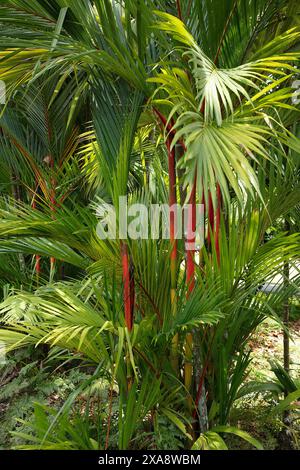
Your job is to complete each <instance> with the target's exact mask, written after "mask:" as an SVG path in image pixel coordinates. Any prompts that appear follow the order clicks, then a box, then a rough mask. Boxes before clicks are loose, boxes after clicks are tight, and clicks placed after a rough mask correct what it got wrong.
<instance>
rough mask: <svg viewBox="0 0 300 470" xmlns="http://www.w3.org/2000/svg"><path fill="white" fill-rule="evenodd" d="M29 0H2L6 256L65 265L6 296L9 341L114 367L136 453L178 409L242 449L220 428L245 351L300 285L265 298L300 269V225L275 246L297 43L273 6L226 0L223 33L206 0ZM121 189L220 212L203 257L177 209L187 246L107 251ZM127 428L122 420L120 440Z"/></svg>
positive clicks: (211, 436)
mask: <svg viewBox="0 0 300 470" xmlns="http://www.w3.org/2000/svg"><path fill="white" fill-rule="evenodd" d="M19 3H24V2H17V1H10V2H7V5H6V6H1V7H0V23H1V24H3V25H5V29H4V32H3V33H2V38H1V39H0V46H1V55H2V61H1V63H0V78H1V77H3V78H4V79H5V80H6V82H7V83H8V95H9V96H11V100H10V101H9V102H8V105H7V107H6V108H5V109H4V110H3V115H2V117H1V120H0V127H1V129H2V134H1V151H2V152H3V154H5V155H7V156H9V158H7V162H6V167H7V168H8V169H9V172H10V174H11V176H14V178H15V181H16V180H17V182H18V183H17V186H18V187H20V188H22V194H23V196H22V197H20V198H19V200H14V199H11V198H9V197H8V196H9V191H7V193H8V195H5V196H4V197H3V198H2V200H1V210H0V215H1V220H0V237H1V240H0V245H1V253H3V254H5V256H16V255H15V254H16V253H17V254H19V253H21V254H23V255H24V256H25V257H27V256H28V255H32V256H34V257H35V258H34V259H35V266H36V265H37V260H38V261H39V263H40V256H42V259H44V260H48V258H50V259H51V260H52V261H51V262H50V264H49V267H50V271H49V272H48V268H46V269H45V267H44V268H43V269H40V268H39V269H38V272H35V274H34V277H35V278H37V274H38V279H35V282H34V286H28V289H27V290H26V291H24V290H20V291H18V292H12V293H11V294H10V295H8V296H6V298H5V299H4V300H3V303H2V305H1V321H2V323H3V327H2V329H1V331H0V340H1V341H3V342H4V344H5V345H6V347H7V349H8V351H10V350H13V349H15V348H18V347H23V346H26V345H28V344H34V345H36V346H38V345H40V344H48V345H50V347H51V348H54V347H59V348H61V349H63V350H65V349H66V350H68V351H69V354H70V357H72V355H73V354H74V353H79V355H80V357H82V358H83V359H85V360H88V361H91V362H92V363H93V364H94V365H95V367H96V368H97V371H101V372H102V373H105V377H106V378H107V379H108V382H109V384H111V385H110V387H111V390H112V388H113V387H117V390H118V397H119V398H118V400H119V417H120V419H119V431H118V432H119V434H118V447H119V448H120V449H126V448H128V447H130V445H132V442H133V440H134V438H135V437H136V433H137V429H139V426H140V425H141V423H143V422H144V421H147V420H150V421H151V430H152V431H153V429H154V428H155V423H156V422H157V419H158V418H159V417H162V416H163V417H164V418H166V419H168V420H169V421H170V422H172V423H173V424H174V425H175V426H177V427H178V428H179V429H180V431H181V432H182V434H183V436H184V438H185V439H187V442H188V445H189V446H190V445H192V444H193V442H194V446H195V448H199V447H203V448H207V447H209V446H211V447H217V448H218V447H219V448H224V446H225V443H224V441H223V440H222V438H221V437H220V436H219V433H222V432H237V433H238V431H237V430H235V429H232V428H228V427H226V425H227V424H228V423H229V417H230V410H231V408H232V406H233V403H234V400H235V399H236V397H237V396H239V391H240V389H241V387H242V385H243V383H244V380H245V378H246V376H247V370H248V366H249V364H250V360H251V358H250V355H249V352H248V349H247V342H248V340H249V338H250V337H251V334H252V333H253V332H254V330H255V328H256V327H257V325H258V324H259V323H260V322H261V321H263V320H264V319H265V318H266V317H267V316H270V315H271V316H274V317H276V314H275V308H274V307H275V306H276V307H278V305H279V304H282V305H283V304H284V302H286V300H287V299H288V298H289V297H290V296H291V295H293V293H294V292H295V291H297V288H298V287H297V286H298V278H295V279H293V280H292V281H293V282H291V283H289V284H288V285H285V288H284V289H277V290H276V291H275V292H272V293H271V294H270V295H264V294H261V293H260V291H259V289H260V287H261V285H262V284H264V283H265V282H268V281H271V280H272V279H273V278H274V277H275V276H276V275H277V274H278V273H281V272H282V266H283V264H284V263H285V262H289V263H293V262H296V260H297V259H298V258H299V246H300V243H299V241H300V240H299V235H298V234H297V233H295V234H292V235H287V234H284V233H279V234H278V235H276V236H275V237H273V238H271V239H270V240H269V241H264V237H265V234H266V231H267V230H268V228H269V227H270V226H271V224H272V223H273V221H275V220H278V219H279V218H280V217H284V216H285V215H286V214H287V213H289V212H290V211H291V210H292V209H293V208H294V207H296V206H297V204H298V203H299V197H300V187H299V183H298V180H297V179H293V181H291V184H289V186H288V188H287V189H286V190H285V199H284V200H283V192H282V191H283V188H282V184H283V182H284V181H285V178H286V176H287V173H285V172H283V168H289V169H291V170H289V171H290V172H291V175H294V174H295V172H296V171H297V169H298V163H297V161H296V159H295V158H293V156H295V155H297V152H298V151H299V144H298V140H297V138H296V137H295V130H294V131H293V132H292V131H291V124H294V125H295V126H296V125H297V120H298V116H297V112H296V110H295V108H294V107H293V106H292V105H291V104H290V102H291V97H292V94H293V92H294V90H293V89H292V87H291V82H292V78H293V76H294V75H295V73H296V69H295V67H294V64H295V63H296V62H297V61H298V58H299V53H298V52H297V43H298V41H299V37H300V36H299V32H298V31H297V29H296V28H292V29H290V27H291V26H292V25H289V24H288V19H286V25H284V22H283V23H282V24H281V23H280V20H279V19H278V16H277V15H276V13H277V11H278V10H276V8H275V3H274V2H264V1H261V2H243V1H241V2H233V1H232V2H231V1H230V2H226V6H224V5H223V3H224V2H217V3H220V5H221V3H222V8H221V9H220V11H219V10H218V7H220V5H216V9H215V12H214V13H213V12H212V13H210V14H208V12H207V15H208V16H207V22H206V23H205V24H203V21H204V20H203V11H206V9H207V5H208V2H206V1H197V2H192V5H191V4H190V3H191V2H185V1H182V2H181V8H180V11H179V10H176V9H175V4H177V5H178V3H179V2H173V3H174V5H173V6H170V9H169V8H167V10H168V12H164V11H162V10H163V9H164V8H162V5H161V2H159V1H157V2H156V1H153V2H148V3H147V4H145V3H143V2H142V3H141V2H138V1H136V2H135V1H134V2H126V1H124V2H114V1H112V2H106V1H101V0H99V1H95V2H94V1H88V2H81V1H79V0H78V1H74V2H70V4H68V5H67V6H65V5H62V4H61V3H62V2H59V1H56V2H52V3H53V5H52V6H51V7H50V6H45V5H42V3H41V2H37V4H36V5H35V6H34V7H30V8H28V9H25V8H24V7H23V5H19ZM25 3H26V2H25ZM67 3H68V2H67ZM170 3H172V2H170ZM283 3H284V5H283V7H282V8H283V9H285V8H286V7H287V5H288V3H289V2H283ZM224 9H225V10H224ZM18 11H21V13H20V14H22V15H23V17H24V18H25V17H26V19H27V24H28V26H27V27H28V29H30V28H32V29H34V31H35V34H34V35H33V36H32V37H31V39H30V40H28V39H27V38H25V39H24V38H23V33H22V29H20V28H19V26H18V24H17V21H16V20H14V17H13V16H12V15H11V13H12V12H15V14H17V13H16V12H18ZM241 11H244V12H245V14H247V15H248V18H249V21H248V22H247V21H245V22H244V21H243V20H242V19H241ZM284 11H285V10H284ZM213 14H215V15H216V18H215V21H216V23H215V24H218V25H219V29H218V31H216V30H214V31H213V29H211V28H212V24H211V23H210V18H211V16H210V15H213ZM239 19H240V23H239V28H238V27H237V24H238V22H239ZM274 21H277V22H279V23H278V28H282V32H281V34H274V32H273V31H274V29H273V26H272V27H271V25H272V22H274ZM264 29H265V30H267V31H268V32H269V37H268V36H267V37H266V36H265V33H264V31H263V30H264ZM190 31H192V32H193V34H191V32H190ZM210 33H214V34H213V35H212V39H211V38H210V36H211V34H210ZM239 35H241V37H242V38H243V41H239V42H238V43H237V41H238V38H239ZM8 37H9V38H10V47H9V48H7V45H6V44H5V38H8ZM245 41H246V42H245ZM234 46H235V47H234ZM20 48H22V51H21V50H20ZM229 52H230V53H229ZM25 59H26V60H25ZM37 84H40V87H41V88H40V89H37ZM33 95H34V96H33ZM18 96H19V98H18ZM14 97H16V101H14V100H13V98H14ZM24 103H25V106H26V103H29V104H30V106H29V105H28V106H29V108H28V109H26V107H25V109H24ZM58 113H59V114H58ZM13 116H16V117H17V118H16V119H15V120H12V117H13ZM49 116H50V118H49ZM83 116H84V117H83ZM56 117H57V119H56ZM52 121H53V122H52ZM51 122H52V125H53V129H52V130H51V128H49V123H51ZM25 130H26V131H27V130H28V132H30V134H29V138H28V141H26V131H25ZM49 156H50V160H49ZM47 158H48V160H47V161H46V160H45V159H47ZM45 162H46V165H45ZM47 162H49V163H50V164H47ZM291 179H292V178H291ZM82 194H84V200H85V201H87V200H88V199H89V201H90V204H84V202H83V200H82ZM67 196H68V197H67ZM120 196H123V197H126V198H127V200H128V201H129V202H130V201H136V200H144V201H145V202H147V203H148V204H149V203H150V202H153V203H162V202H163V203H166V204H169V205H170V206H171V205H172V204H174V203H176V202H180V201H181V202H182V203H183V202H186V201H189V202H190V204H191V207H192V209H191V211H190V212H189V214H188V218H189V223H190V226H193V225H194V224H195V208H196V202H199V203H203V204H204V207H205V225H206V235H205V244H204V246H203V247H201V250H200V251H199V250H198V248H197V246H196V244H195V240H194V238H193V235H191V234H188V238H189V240H188V241H189V242H191V243H192V249H186V246H185V240H184V241H182V240H177V241H176V240H175V237H174V232H175V228H174V227H175V223H176V220H175V219H174V218H170V233H171V240H164V239H159V240H151V239H150V240H130V239H125V240H100V239H99V238H98V237H97V234H96V226H97V218H96V214H95V211H94V205H95V204H96V203H97V201H99V200H101V201H105V202H109V203H113V204H114V206H115V207H116V210H117V216H118V215H119V214H118V211H119V197H120ZM33 201H34V202H35V204H32V202H33ZM189 235H190V237H189ZM197 251H199V253H198V255H199V256H196V252H197ZM3 256H4V255H3ZM54 260H55V261H54ZM24 262H27V258H26V259H25V261H24ZM57 263H61V264H62V265H63V266H65V267H66V268H67V274H68V279H64V277H65V274H64V275H63V273H62V271H59V270H58V269H56V272H54V271H55V270H54V267H56V268H57ZM45 264H47V263H46V262H45ZM35 270H36V271H37V269H36V268H35ZM48 274H49V275H50V280H49V278H48ZM37 280H38V283H39V284H40V285H36V284H37V282H36V281H37ZM20 285H21V282H20V284H19V286H20ZM278 321H279V319H278ZM97 374H98V372H97ZM88 385H89V384H88ZM121 417H122V418H123V419H121ZM57 422H58V420H57ZM110 422H111V409H110V412H109V413H108V417H107V421H106V429H107V439H106V443H105V445H106V446H109V442H110V434H109V431H110ZM49 432H50V431H49ZM46 434H47V433H46ZM240 434H241V433H240ZM199 435H200V437H199ZM47 436H48V434H47ZM47 436H46V437H45V436H44V440H42V445H43V444H44V443H45V442H46V441H47ZM242 437H244V438H246V439H250V441H251V438H250V437H249V436H248V435H247V434H244V435H243V436H242ZM197 438H198V439H197ZM251 442H252V443H253V444H254V445H256V446H259V444H258V443H257V442H256V441H251ZM54 445H55V444H54ZM91 445H92V446H93V444H91Z"/></svg>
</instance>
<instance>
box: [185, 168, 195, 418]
mask: <svg viewBox="0 0 300 470" xmlns="http://www.w3.org/2000/svg"><path fill="white" fill-rule="evenodd" d="M187 225H188V226H187V237H186V244H187V246H186V282H187V288H188V292H187V297H189V296H190V294H191V293H192V292H193V290H194V287H195V259H194V258H195V231H196V177H195V181H194V184H193V187H192V191H191V194H190V199H189V205H188V224H187ZM192 378H193V335H192V333H188V334H187V336H186V341H185V364H184V384H185V387H186V389H187V390H188V391H189V393H190V395H189V396H188V407H189V410H190V411H192V397H191V389H192Z"/></svg>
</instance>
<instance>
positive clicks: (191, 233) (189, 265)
mask: <svg viewBox="0 0 300 470" xmlns="http://www.w3.org/2000/svg"><path fill="white" fill-rule="evenodd" d="M195 179H196V178H195ZM195 231H196V182H194V184H193V188H192V191H191V195H190V199H189V208H188V229H187V243H188V249H187V251H186V280H187V285H188V294H190V293H191V292H193V290H194V287H195V259H194V255H195Z"/></svg>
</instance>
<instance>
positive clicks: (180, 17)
mask: <svg viewBox="0 0 300 470" xmlns="http://www.w3.org/2000/svg"><path fill="white" fill-rule="evenodd" d="M176 5H177V12H178V18H179V19H180V20H182V13H181V6H180V0H176Z"/></svg>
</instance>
